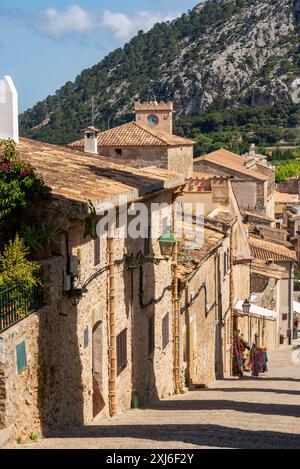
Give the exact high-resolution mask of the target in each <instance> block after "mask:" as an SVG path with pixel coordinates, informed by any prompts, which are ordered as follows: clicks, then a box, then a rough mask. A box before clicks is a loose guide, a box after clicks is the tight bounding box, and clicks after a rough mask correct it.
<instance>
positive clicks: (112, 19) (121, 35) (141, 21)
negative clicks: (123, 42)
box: [102, 10, 178, 39]
mask: <svg viewBox="0 0 300 469" xmlns="http://www.w3.org/2000/svg"><path fill="white" fill-rule="evenodd" d="M177 16H178V13H172V14H171V13H170V14H162V13H155V12H151V11H139V12H137V13H135V14H134V15H133V16H132V17H131V18H129V16H127V15H125V14H124V13H114V12H111V11H109V10H105V12H104V14H103V17H102V25H103V26H104V27H105V28H107V29H108V30H110V31H111V32H112V33H113V35H114V37H116V38H117V39H128V38H130V37H132V36H134V35H135V34H136V33H137V32H138V31H139V30H141V29H142V30H143V31H149V29H151V28H152V26H154V24H155V23H161V22H163V21H170V20H173V19H174V18H176V17H177Z"/></svg>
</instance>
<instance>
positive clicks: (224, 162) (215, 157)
mask: <svg viewBox="0 0 300 469" xmlns="http://www.w3.org/2000/svg"><path fill="white" fill-rule="evenodd" d="M200 161H207V162H209V163H212V164H214V165H217V166H221V167H223V168H227V169H231V170H233V171H236V172H239V173H241V174H243V175H245V176H249V177H251V178H253V179H259V180H261V181H267V180H268V179H269V178H268V176H264V175H263V174H260V173H257V172H255V171H253V170H250V169H247V168H246V166H245V163H246V159H245V158H244V157H243V156H240V155H236V154H235V153H232V152H231V151H228V150H224V149H223V148H222V149H220V150H217V151H214V152H212V153H208V154H207V155H203V156H199V157H198V158H195V159H194V164H195V163H197V162H200Z"/></svg>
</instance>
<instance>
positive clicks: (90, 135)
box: [83, 126, 100, 155]
mask: <svg viewBox="0 0 300 469" xmlns="http://www.w3.org/2000/svg"><path fill="white" fill-rule="evenodd" d="M83 133H84V153H92V154H94V155H98V135H99V133H100V130H99V129H96V127H93V126H91V127H87V128H86V129H84V130H83Z"/></svg>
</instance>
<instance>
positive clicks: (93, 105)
mask: <svg viewBox="0 0 300 469" xmlns="http://www.w3.org/2000/svg"><path fill="white" fill-rule="evenodd" d="M94 121H95V99H94V96H93V97H92V126H93V127H94Z"/></svg>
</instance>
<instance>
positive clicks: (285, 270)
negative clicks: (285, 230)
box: [249, 235, 297, 348]
mask: <svg viewBox="0 0 300 469" xmlns="http://www.w3.org/2000/svg"><path fill="white" fill-rule="evenodd" d="M249 244H250V247H251V252H252V255H253V257H254V260H253V262H252V263H251V293H252V295H253V297H254V300H255V301H259V302H260V303H262V304H263V305H264V306H265V307H267V308H273V309H274V310H276V311H277V315H278V319H277V325H276V331H275V346H276V348H277V347H279V346H280V347H284V346H290V345H291V331H292V325H293V291H294V265H295V263H296V262H297V257H296V253H295V251H294V250H292V248H291V249H289V248H288V247H286V246H284V245H282V244H278V242H277V243H276V242H270V241H266V240H265V239H262V238H261V237H254V236H253V235H251V236H250V238H249ZM272 305H273V306H272Z"/></svg>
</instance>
